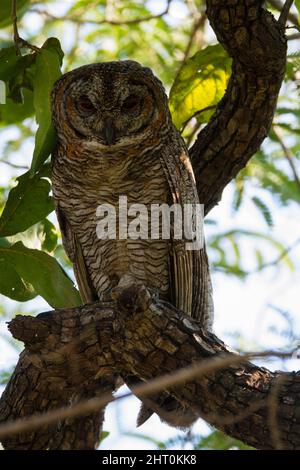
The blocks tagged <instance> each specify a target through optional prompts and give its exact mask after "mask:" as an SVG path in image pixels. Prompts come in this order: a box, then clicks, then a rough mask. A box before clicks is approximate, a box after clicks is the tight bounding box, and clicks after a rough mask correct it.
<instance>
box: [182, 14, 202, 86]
mask: <svg viewBox="0 0 300 470" xmlns="http://www.w3.org/2000/svg"><path fill="white" fill-rule="evenodd" d="M206 19H207V17H206V15H204V14H202V15H200V16H199V18H198V19H197V20H196V21H195V22H194V24H193V27H192V30H191V32H190V35H189V40H188V42H187V45H186V47H185V50H184V53H183V58H182V60H181V61H180V66H179V68H178V70H177V72H176V75H175V78H174V82H175V80H176V79H177V77H178V76H179V74H180V72H181V70H182V68H183V66H184V64H185V62H186V59H187V58H188V56H189V54H190V51H191V48H192V46H193V44H194V39H195V36H196V34H197V32H198V31H199V30H200V29H201V28H203V26H204V24H205V21H206ZM198 48H199V49H201V44H198Z"/></svg>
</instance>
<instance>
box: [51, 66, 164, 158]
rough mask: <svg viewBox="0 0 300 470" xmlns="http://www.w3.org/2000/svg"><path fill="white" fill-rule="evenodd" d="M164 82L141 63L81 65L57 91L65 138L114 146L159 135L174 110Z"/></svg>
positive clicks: (58, 118) (60, 128) (55, 96)
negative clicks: (171, 108) (169, 107)
mask: <svg viewBox="0 0 300 470" xmlns="http://www.w3.org/2000/svg"><path fill="white" fill-rule="evenodd" d="M167 110H168V105H167V97H166V95H165V93H164V90H163V87H162V84H161V83H160V81H159V80H158V79H157V78H156V77H155V76H154V75H153V74H152V72H151V70H150V69H148V68H145V67H142V66H141V65H139V64H138V63H137V62H133V61H120V62H106V63H105V62H104V63H100V64H92V65H87V66H83V67H80V68H78V69H76V70H73V71H72V72H69V73H67V74H66V75H64V76H63V77H62V78H60V79H59V80H58V82H57V83H56V85H55V87H54V90H53V117H54V124H55V127H56V129H57V131H58V135H59V137H60V138H62V137H64V136H65V137H66V136H67V137H68V138H70V135H72V137H73V138H75V139H77V140H80V141H81V142H83V143H84V142H85V143H94V144H95V143H96V144H97V145H98V146H100V147H103V149H105V148H111V147H116V146H128V145H131V144H132V143H135V144H136V142H137V141H141V142H142V141H144V140H145V139H148V140H149V138H151V137H154V136H155V135H156V136H157V135H159V133H160V131H161V124H162V122H165V121H166V114H167V113H168V111H167Z"/></svg>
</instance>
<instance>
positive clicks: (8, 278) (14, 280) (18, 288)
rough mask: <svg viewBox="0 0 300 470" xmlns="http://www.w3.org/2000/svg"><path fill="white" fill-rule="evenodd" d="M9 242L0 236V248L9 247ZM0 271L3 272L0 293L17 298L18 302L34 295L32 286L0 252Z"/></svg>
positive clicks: (29, 298)
mask: <svg viewBox="0 0 300 470" xmlns="http://www.w3.org/2000/svg"><path fill="white" fill-rule="evenodd" d="M9 246H10V244H9V242H8V241H7V240H5V238H0V250H1V248H2V249H9ZM0 272H1V273H3V274H4V273H5V276H4V275H1V276H0V293H1V294H3V295H5V296H6V297H9V298H10V299H13V300H17V301H18V302H26V301H27V300H31V299H33V298H34V297H36V295H37V294H36V293H35V291H34V289H33V287H32V286H31V285H30V284H29V283H27V282H25V281H24V280H23V279H22V278H21V277H20V276H19V274H18V273H17V272H16V270H15V269H14V268H13V266H11V264H10V263H9V262H8V261H7V260H5V259H4V258H2V257H1V253H0Z"/></svg>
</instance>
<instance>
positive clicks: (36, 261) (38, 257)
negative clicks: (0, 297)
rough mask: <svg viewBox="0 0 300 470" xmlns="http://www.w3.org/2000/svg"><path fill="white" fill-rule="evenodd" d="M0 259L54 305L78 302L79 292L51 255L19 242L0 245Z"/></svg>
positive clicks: (58, 306)
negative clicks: (7, 245) (4, 245)
mask: <svg viewBox="0 0 300 470" xmlns="http://www.w3.org/2000/svg"><path fill="white" fill-rule="evenodd" d="M0 261H2V262H6V263H7V264H9V266H11V267H12V268H13V269H14V270H15V271H16V272H17V273H18V275H19V276H20V277H21V278H22V279H23V280H24V281H25V282H26V283H29V284H31V285H32V286H33V288H34V290H35V292H36V293H37V294H38V295H41V296H42V297H43V298H44V299H45V300H46V301H47V302H48V303H49V304H50V305H51V306H52V307H53V308H62V307H75V306H78V305H81V300H80V295H79V292H78V291H77V289H76V288H75V287H74V284H73V282H72V281H71V279H70V278H69V277H68V276H67V275H66V273H65V272H64V271H63V269H62V267H61V266H60V265H59V264H58V262H57V261H56V259H55V258H53V257H52V256H49V255H47V254H46V253H44V252H42V251H39V250H33V249H30V248H27V247H25V246H24V245H23V243H22V242H18V243H16V244H14V245H12V246H11V247H8V248H5V247H3V248H1V247H0ZM12 286H14V285H13V284H12Z"/></svg>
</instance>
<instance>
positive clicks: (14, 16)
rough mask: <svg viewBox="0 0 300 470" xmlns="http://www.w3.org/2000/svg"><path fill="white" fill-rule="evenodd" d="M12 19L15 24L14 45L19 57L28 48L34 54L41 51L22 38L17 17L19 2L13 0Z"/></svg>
mask: <svg viewBox="0 0 300 470" xmlns="http://www.w3.org/2000/svg"><path fill="white" fill-rule="evenodd" d="M11 19H12V23H13V30H14V35H13V38H14V43H15V47H16V52H17V54H18V55H21V48H22V47H26V48H27V49H31V50H32V51H34V52H38V51H39V50H40V49H39V48H38V47H37V46H33V45H32V44H30V43H29V42H27V41H25V39H23V38H21V37H20V35H19V31H18V17H17V0H11Z"/></svg>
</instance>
